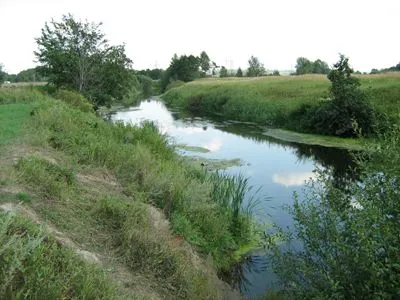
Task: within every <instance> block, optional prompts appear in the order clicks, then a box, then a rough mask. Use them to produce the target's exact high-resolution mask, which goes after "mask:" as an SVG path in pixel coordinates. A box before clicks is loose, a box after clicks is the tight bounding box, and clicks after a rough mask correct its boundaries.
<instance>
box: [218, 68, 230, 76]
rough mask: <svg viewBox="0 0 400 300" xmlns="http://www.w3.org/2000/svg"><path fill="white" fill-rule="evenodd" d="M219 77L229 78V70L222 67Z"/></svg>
mask: <svg viewBox="0 0 400 300" xmlns="http://www.w3.org/2000/svg"><path fill="white" fill-rule="evenodd" d="M219 77H221V78H222V77H228V70H227V69H226V68H225V67H224V66H222V67H221V70H220V71H219Z"/></svg>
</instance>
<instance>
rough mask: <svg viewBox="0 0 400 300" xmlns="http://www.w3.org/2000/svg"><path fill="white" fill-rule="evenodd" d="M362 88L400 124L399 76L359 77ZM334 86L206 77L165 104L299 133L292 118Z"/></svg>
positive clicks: (288, 79) (316, 81) (316, 79)
mask: <svg viewBox="0 0 400 300" xmlns="http://www.w3.org/2000/svg"><path fill="white" fill-rule="evenodd" d="M359 78H360V81H361V88H362V89H363V90H364V91H365V92H366V93H367V95H368V97H369V99H370V102H371V104H372V105H373V106H374V107H375V108H376V109H377V110H378V111H380V112H383V113H386V114H387V115H389V116H390V117H392V118H393V119H396V120H400V101H399V98H400V73H396V72H393V73H387V74H378V75H359ZM329 86H330V82H329V80H328V79H327V77H326V76H323V75H303V76H269V77H258V78H226V79H215V78H212V79H201V80H197V81H193V82H189V83H186V84H185V85H183V86H180V87H178V88H173V89H171V90H169V91H167V92H166V93H165V94H164V95H163V99H164V100H165V102H166V103H167V104H168V105H170V106H173V107H179V108H182V109H184V110H187V111H189V112H192V113H194V114H210V115H211V114H215V115H220V116H222V117H223V118H226V119H232V120H238V121H252V122H257V123H259V124H261V125H266V126H269V127H274V128H285V129H289V130H294V131H296V130H297V129H298V127H299V126H298V123H297V122H296V120H295V119H294V118H292V117H291V114H293V113H294V112H295V111H296V110H298V109H299V108H300V107H301V106H302V105H305V104H310V105H315V104H317V103H318V102H319V101H324V100H326V99H327V98H328V89H329Z"/></svg>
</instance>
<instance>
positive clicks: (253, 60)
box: [247, 56, 265, 77]
mask: <svg viewBox="0 0 400 300" xmlns="http://www.w3.org/2000/svg"><path fill="white" fill-rule="evenodd" d="M264 73H265V68H264V65H263V64H262V63H261V62H260V61H259V59H258V58H257V57H254V56H251V57H250V59H249V68H248V69H247V76H248V77H257V76H263V75H264Z"/></svg>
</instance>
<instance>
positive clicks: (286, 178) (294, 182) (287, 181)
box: [272, 172, 317, 187]
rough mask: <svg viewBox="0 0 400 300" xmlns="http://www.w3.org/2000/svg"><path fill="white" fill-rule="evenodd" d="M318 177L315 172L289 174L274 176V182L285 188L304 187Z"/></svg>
mask: <svg viewBox="0 0 400 300" xmlns="http://www.w3.org/2000/svg"><path fill="white" fill-rule="evenodd" d="M316 177H317V175H316V173H314V172H289V173H280V174H273V175H272V181H273V182H274V183H278V184H281V185H283V186H285V187H290V186H301V185H304V184H305V183H306V182H307V181H309V180H310V179H315V178H316Z"/></svg>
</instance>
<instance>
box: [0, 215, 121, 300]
mask: <svg viewBox="0 0 400 300" xmlns="http://www.w3.org/2000/svg"><path fill="white" fill-rule="evenodd" d="M0 276H1V280H0V297H1V298H2V299H116V298H117V297H116V296H117V294H116V290H115V287H114V286H113V285H112V284H111V283H110V282H108V281H107V279H106V276H105V274H104V273H103V272H102V271H101V270H100V269H99V268H97V267H95V266H94V265H91V264H88V263H86V262H84V261H82V259H81V258H79V257H78V256H77V255H76V254H74V253H73V252H72V250H69V249H66V248H64V247H63V246H61V245H60V244H59V243H58V242H56V241H55V240H54V239H53V238H51V237H49V236H47V235H46V234H45V233H44V232H43V230H41V228H40V227H38V226H37V225H34V224H32V223H31V222H30V221H27V220H26V219H24V218H21V217H17V216H16V215H13V214H12V213H4V212H1V211H0Z"/></svg>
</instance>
